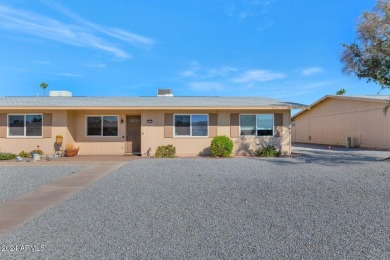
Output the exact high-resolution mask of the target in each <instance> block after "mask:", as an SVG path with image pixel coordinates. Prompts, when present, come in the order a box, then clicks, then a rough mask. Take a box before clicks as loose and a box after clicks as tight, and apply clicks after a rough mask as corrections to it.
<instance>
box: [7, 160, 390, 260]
mask: <svg viewBox="0 0 390 260" xmlns="http://www.w3.org/2000/svg"><path fill="white" fill-rule="evenodd" d="M317 159H318V161H317V162H316V161H315V157H314V156H309V155H302V156H300V157H297V158H278V159H258V158H236V159H205V158H186V159H140V160H134V161H132V162H130V163H128V164H127V165H125V166H124V167H122V168H120V169H118V170H116V171H115V172H113V173H112V174H110V175H108V176H106V177H104V178H103V179H101V180H100V181H99V182H97V183H95V184H93V185H91V186H89V187H87V188H86V189H84V190H82V191H80V192H79V193H77V194H75V195H74V196H73V197H71V198H69V199H68V200H66V201H64V202H63V203H61V204H59V205H58V206H56V207H54V208H52V209H50V210H48V211H46V212H45V213H44V214H42V215H41V216H40V217H38V218H36V219H34V220H32V221H30V222H29V223H27V224H25V225H24V226H22V227H20V228H19V229H17V230H14V231H13V232H11V233H10V234H9V235H7V236H6V237H4V238H3V239H1V240H0V245H10V244H15V245H21V244H27V245H44V251H41V252H31V250H30V251H28V252H26V251H25V252H0V253H1V255H0V258H1V257H7V259H8V258H9V259H21V258H25V259H30V258H31V259H42V258H47V259H365V258H366V259H389V258H390V162H388V161H379V160H378V161H377V160H365V161H361V162H359V163H358V160H356V162H354V161H348V160H346V161H344V163H343V162H342V160H340V161H339V162H336V163H334V164H330V163H328V162H329V161H327V160H325V161H324V160H322V159H323V158H319V157H318V158H317ZM348 162H352V163H348Z"/></svg>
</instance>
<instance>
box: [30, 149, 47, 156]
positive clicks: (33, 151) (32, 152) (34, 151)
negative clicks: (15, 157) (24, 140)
mask: <svg viewBox="0 0 390 260" xmlns="http://www.w3.org/2000/svg"><path fill="white" fill-rule="evenodd" d="M34 153H37V154H39V155H43V154H44V152H43V150H32V151H31V154H34Z"/></svg>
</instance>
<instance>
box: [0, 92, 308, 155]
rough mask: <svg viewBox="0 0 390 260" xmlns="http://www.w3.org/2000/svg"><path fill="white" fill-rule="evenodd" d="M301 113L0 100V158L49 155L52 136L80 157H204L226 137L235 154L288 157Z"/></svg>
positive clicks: (277, 108)
mask: <svg viewBox="0 0 390 260" xmlns="http://www.w3.org/2000/svg"><path fill="white" fill-rule="evenodd" d="M297 107H302V105H299V104H294V103H287V102H282V101H278V100H273V99H268V98H260V97H173V96H156V97H72V96H70V97H64V96H49V97H0V151H1V152H12V153H19V152H20V151H22V150H24V151H31V150H33V149H36V147H37V145H39V146H40V149H42V150H43V151H44V152H45V153H46V154H52V153H53V152H54V147H53V145H54V142H55V136H56V135H58V134H61V135H62V136H63V137H64V144H68V143H74V144H75V145H76V146H79V147H80V154H81V155H105V154H107V155H123V154H127V153H133V154H141V155H145V154H147V153H148V151H149V152H150V155H153V154H154V152H155V151H156V148H157V147H158V146H160V145H166V144H173V145H174V146H175V147H176V154H177V155H179V156H180V155H199V154H209V152H210V151H209V147H210V143H211V140H212V138H213V137H214V136H216V135H227V136H229V137H231V138H232V140H233V141H234V153H235V154H249V153H252V152H253V150H254V149H256V148H257V147H258V145H260V144H275V145H276V146H277V147H279V148H280V149H281V151H282V153H284V154H290V153H291V134H290V111H291V108H297Z"/></svg>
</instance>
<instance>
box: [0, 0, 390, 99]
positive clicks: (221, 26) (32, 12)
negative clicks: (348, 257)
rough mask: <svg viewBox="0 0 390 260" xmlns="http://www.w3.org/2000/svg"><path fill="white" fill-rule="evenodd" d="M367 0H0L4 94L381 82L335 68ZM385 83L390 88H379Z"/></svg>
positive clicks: (220, 91) (359, 86)
mask: <svg viewBox="0 0 390 260" xmlns="http://www.w3.org/2000/svg"><path fill="white" fill-rule="evenodd" d="M374 5H375V1H374V0H364V1H356V0H343V1H319V0H312V1H309V0H288V1H286V0H192V1H183V0H171V1H145V0H142V1H141V0H132V1H128V0H115V1H90V0H83V1H49V0H42V1H38V0H37V1H31V0H0V57H1V59H0V73H1V76H0V96H33V95H36V94H37V93H39V95H42V90H41V89H40V88H39V85H40V83H41V82H42V81H44V82H46V83H48V84H49V87H48V89H47V90H68V91H72V92H73V95H75V96H154V95H155V94H156V91H157V89H158V88H170V89H172V90H173V92H174V94H175V95H176V96H265V97H271V98H276V99H282V100H286V101H292V102H299V103H303V104H311V103H312V102H314V101H315V100H317V99H319V98H320V97H322V96H324V95H327V94H334V93H335V92H336V91H337V90H339V89H341V88H345V89H346V90H347V94H350V95H362V94H376V93H377V92H378V91H379V90H380V87H379V85H376V84H373V83H366V81H365V80H359V79H357V78H355V77H353V76H350V75H345V74H343V73H342V72H341V68H342V64H341V63H340V61H339V60H340V51H341V45H342V43H351V42H352V41H354V39H355V37H356V24H357V22H358V17H359V16H360V15H361V13H362V12H363V11H364V10H371V9H372V8H373V6H374ZM382 94H387V95H388V94H390V92H389V91H383V92H382Z"/></svg>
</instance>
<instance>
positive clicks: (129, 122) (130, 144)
mask: <svg viewBox="0 0 390 260" xmlns="http://www.w3.org/2000/svg"><path fill="white" fill-rule="evenodd" d="M126 152H127V153H133V154H140V153H141V116H126Z"/></svg>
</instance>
